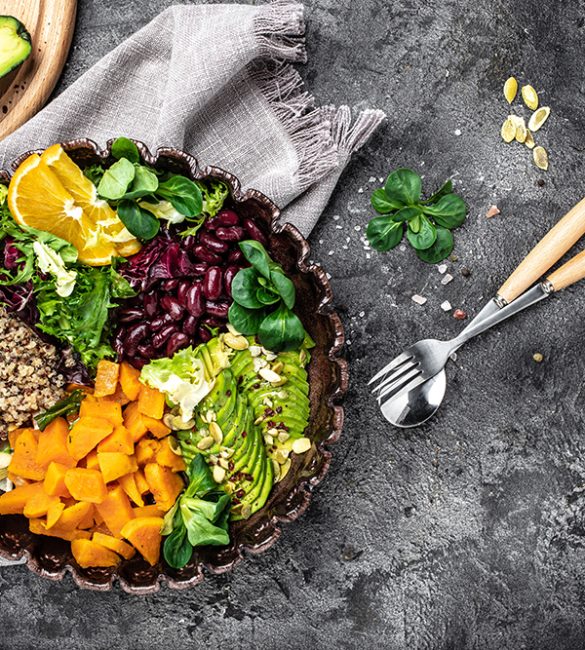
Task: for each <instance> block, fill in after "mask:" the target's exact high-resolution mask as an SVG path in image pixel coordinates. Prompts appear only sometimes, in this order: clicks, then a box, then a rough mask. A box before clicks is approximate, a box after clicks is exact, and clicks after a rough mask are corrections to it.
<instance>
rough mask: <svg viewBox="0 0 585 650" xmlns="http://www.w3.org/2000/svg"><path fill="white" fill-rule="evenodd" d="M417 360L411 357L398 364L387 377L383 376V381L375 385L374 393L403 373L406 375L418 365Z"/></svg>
mask: <svg viewBox="0 0 585 650" xmlns="http://www.w3.org/2000/svg"><path fill="white" fill-rule="evenodd" d="M415 361H416V360H415V359H414V358H413V359H409V360H408V361H406V362H405V363H403V364H402V365H401V366H398V368H396V370H394V372H391V373H389V374H388V375H386V376H385V377H383V378H382V381H381V382H380V383H379V384H378V385H377V386H375V387H374V388H373V389H372V395H375V394H376V392H378V391H381V390H382V389H383V388H385V387H386V386H387V385H388V384H391V383H392V382H394V381H396V380H397V379H399V378H400V377H401V376H402V375H405V374H406V373H407V372H410V371H411V370H412V369H413V368H415V367H416V366H418V365H419V364H418V362H415Z"/></svg>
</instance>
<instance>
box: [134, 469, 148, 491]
mask: <svg viewBox="0 0 585 650" xmlns="http://www.w3.org/2000/svg"><path fill="white" fill-rule="evenodd" d="M134 480H135V481H136V487H137V488H138V492H140V494H146V493H147V492H148V491H149V489H150V488H149V487H148V483H147V482H146V478H145V477H144V473H143V472H142V470H140V469H139V470H138V471H136V472H134Z"/></svg>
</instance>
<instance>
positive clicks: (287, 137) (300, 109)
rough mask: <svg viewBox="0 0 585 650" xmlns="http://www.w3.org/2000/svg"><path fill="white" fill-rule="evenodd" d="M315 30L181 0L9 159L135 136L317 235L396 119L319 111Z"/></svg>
mask: <svg viewBox="0 0 585 650" xmlns="http://www.w3.org/2000/svg"><path fill="white" fill-rule="evenodd" d="M304 31H305V25H304V18H303V6H302V5H301V4H297V3H295V2H291V1H290V0H277V1H276V2H272V3H270V4H264V5H260V6H250V5H238V4H231V5H178V6H174V7H170V8H169V9H167V10H166V11H164V12H163V13H161V14H160V15H159V16H158V17H157V18H155V19H154V20H153V21H152V22H151V23H149V24H148V25H146V26H145V27H144V28H142V29H141V30H140V31H138V32H137V33H136V34H134V35H133V36H131V37H130V38H128V39H127V40H126V41H125V42H123V43H122V44H121V45H120V46H118V47H117V48H116V49H115V50H113V51H112V52H111V53H110V54H108V55H106V56H105V57H104V58H103V59H101V61H99V62H98V63H97V64H96V65H94V66H93V67H92V68H91V69H90V70H89V71H88V72H86V73H85V74H84V75H83V76H81V77H80V78H79V79H78V80H77V81H76V82H75V83H73V84H72V85H71V86H70V87H69V88H67V90H65V91H64V92H63V93H62V94H60V95H59V96H58V97H57V98H56V99H54V100H53V101H52V102H51V103H50V104H49V105H48V106H47V107H46V108H44V109H43V110H42V111H41V112H40V113H38V114H37V115H36V116H35V117H33V118H32V119H31V120H29V122H27V123H26V124H24V125H23V126H22V127H21V128H20V129H18V130H17V131H16V132H14V133H13V134H11V135H10V136H8V137H7V138H5V139H4V140H3V141H2V142H0V166H1V167H2V168H7V167H8V166H9V164H10V162H11V161H12V160H13V159H14V158H15V157H16V156H18V155H20V154H21V153H23V152H25V151H27V150H30V149H39V148H44V147H47V146H49V145H51V144H53V143H55V142H59V141H63V140H68V139H72V138H77V137H89V138H91V139H92V140H94V141H95V142H97V143H98V145H100V146H105V144H106V142H107V141H108V140H110V139H111V138H114V137H116V136H120V135H125V136H128V137H131V138H134V139H136V140H141V141H142V142H144V143H145V144H146V145H147V146H148V147H149V148H150V149H151V150H153V151H154V150H155V149H156V148H157V147H158V146H172V147H176V148H179V149H183V150H185V151H187V152H189V153H192V154H193V155H195V157H196V158H197V159H198V161H199V163H200V164H201V165H215V166H217V167H222V168H224V169H226V170H228V171H230V172H232V173H233V174H235V175H236V176H237V177H238V178H239V179H240V181H241V183H242V187H243V188H254V189H257V190H260V191H261V192H263V193H264V194H266V195H267V196H268V197H270V198H271V199H272V200H273V201H274V202H275V203H276V204H277V205H278V206H279V207H280V208H285V209H284V210H283V214H282V217H281V218H282V219H283V220H284V221H288V222H290V223H293V224H294V225H296V226H297V227H298V228H299V230H300V231H301V232H302V233H303V234H305V235H306V234H308V233H309V232H310V231H311V229H312V227H313V226H314V225H315V223H316V222H317V220H318V218H319V216H320V214H321V212H322V211H323V209H324V208H325V205H326V204H327V202H328V200H329V198H330V196H331V193H332V191H333V188H334V187H335V184H336V183H337V181H338V179H339V176H340V175H341V173H342V171H343V169H344V167H345V165H346V164H347V162H348V160H349V157H350V156H351V154H352V153H353V152H354V151H356V150H357V149H359V148H360V147H361V146H362V145H363V144H364V143H365V142H366V140H367V139H368V138H369V137H370V135H371V134H372V133H373V132H374V130H375V129H376V128H377V127H378V125H379V124H380V123H381V122H382V120H383V119H384V117H385V116H384V113H383V112H382V111H380V110H364V111H361V112H360V113H359V114H358V115H356V116H355V117H354V118H352V112H351V110H350V108H349V107H348V106H340V107H339V108H335V107H333V106H326V107H315V104H314V100H313V97H312V96H311V95H310V94H309V93H308V92H307V91H306V90H305V89H304V87H303V82H302V79H301V77H300V75H299V73H298V72H297V71H296V70H295V69H294V68H293V67H292V65H291V64H293V63H304V62H306V51H305V44H304V38H303V36H304ZM2 564H6V563H5V562H3V561H2V560H1V559H0V565H2Z"/></svg>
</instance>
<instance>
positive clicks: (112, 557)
mask: <svg viewBox="0 0 585 650" xmlns="http://www.w3.org/2000/svg"><path fill="white" fill-rule="evenodd" d="M71 552H72V553H73V557H74V558H75V561H76V562H77V564H79V566H80V567H81V568H83V569H87V568H89V567H98V566H101V567H108V566H118V564H120V562H121V560H120V557H119V556H118V555H116V553H114V551H111V550H110V549H109V548H106V547H105V546H102V545H101V544H98V543H97V542H94V541H92V540H89V539H75V540H73V541H72V542H71Z"/></svg>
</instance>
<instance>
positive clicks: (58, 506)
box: [46, 497, 65, 530]
mask: <svg viewBox="0 0 585 650" xmlns="http://www.w3.org/2000/svg"><path fill="white" fill-rule="evenodd" d="M54 498H55V499H57V500H56V501H54V502H53V503H52V504H51V505H50V506H49V508H48V510H47V522H46V527H47V530H49V529H50V528H53V526H54V525H55V524H56V523H57V522H58V521H59V519H60V518H61V515H62V514H63V510H65V504H64V503H63V501H61V499H59V498H57V497H54Z"/></svg>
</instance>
